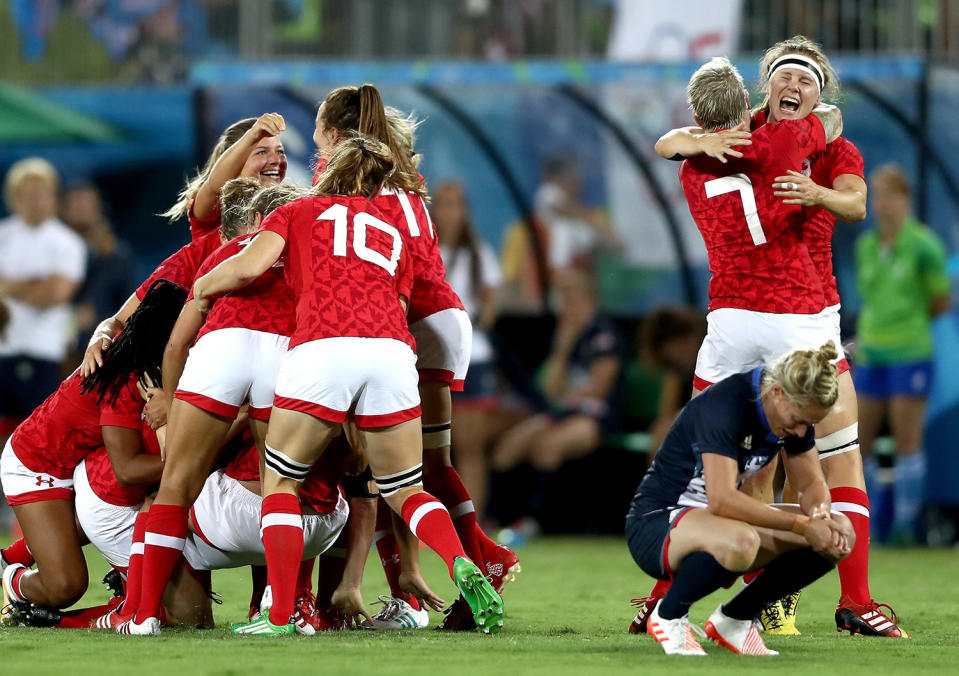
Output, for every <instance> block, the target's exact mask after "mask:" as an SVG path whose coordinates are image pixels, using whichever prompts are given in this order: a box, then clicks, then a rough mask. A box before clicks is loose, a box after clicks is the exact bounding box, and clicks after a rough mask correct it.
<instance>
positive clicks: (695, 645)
mask: <svg viewBox="0 0 959 676" xmlns="http://www.w3.org/2000/svg"><path fill="white" fill-rule="evenodd" d="M660 603H662V601H660ZM660 603H657V604H656V607H655V608H653V610H652V612H651V613H650V614H649V620H648V621H647V623H646V633H647V634H649V635H650V636H652V637H653V638H654V639H655V640H656V642H657V643H659V644H660V645H661V646H663V650H665V651H666V654H667V655H688V656H696V657H705V655H706V651H705V650H703V647H702V646H701V645H699V641H697V640H696V637H695V636H694V635H693V625H692V624H690V622H689V615H684V616H683V617H680V618H677V619H675V620H664V619H663V618H661V617H660V616H659V605H660Z"/></svg>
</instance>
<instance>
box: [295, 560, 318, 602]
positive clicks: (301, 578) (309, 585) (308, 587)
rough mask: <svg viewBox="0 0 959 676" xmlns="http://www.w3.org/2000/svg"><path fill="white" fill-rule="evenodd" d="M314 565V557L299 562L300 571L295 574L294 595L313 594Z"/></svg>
mask: <svg viewBox="0 0 959 676" xmlns="http://www.w3.org/2000/svg"><path fill="white" fill-rule="evenodd" d="M315 563H316V557H313V558H312V559H307V560H306V561H300V570H299V572H297V574H296V593H297V595H299V593H300V592H310V593H311V594H312V593H313V564H315Z"/></svg>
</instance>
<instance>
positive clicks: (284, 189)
mask: <svg viewBox="0 0 959 676" xmlns="http://www.w3.org/2000/svg"><path fill="white" fill-rule="evenodd" d="M310 194H311V192H310V191H308V190H304V189H303V188H299V187H297V186H295V185H291V184H289V183H280V184H279V185H272V186H270V187H269V188H262V189H261V190H259V191H258V192H257V193H256V195H254V197H253V199H252V200H251V201H250V204H249V206H248V207H247V214H248V216H249V218H253V214H260V215H261V216H262V217H263V218H266V217H267V216H269V215H270V214H272V213H273V211H274V210H276V209H278V208H280V207H282V206H283V205H284V204H289V203H290V202H292V201H293V200H298V199H300V198H301V197H309V196H310Z"/></svg>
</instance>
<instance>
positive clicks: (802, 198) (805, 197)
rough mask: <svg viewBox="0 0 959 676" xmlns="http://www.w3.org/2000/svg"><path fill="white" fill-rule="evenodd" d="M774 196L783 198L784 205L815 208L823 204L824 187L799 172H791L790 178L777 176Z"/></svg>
mask: <svg viewBox="0 0 959 676" xmlns="http://www.w3.org/2000/svg"><path fill="white" fill-rule="evenodd" d="M773 190H774V191H775V192H773V194H774V195H775V196H776V197H782V198H783V204H798V205H800V206H803V207H814V206H817V205H819V204H822V197H823V195H822V186H820V185H818V184H817V183H816V182H815V181H813V180H812V179H811V178H809V177H808V176H804V175H803V174H800V173H799V172H798V171H792V170H789V175H788V176H777V177H776V178H775V179H774V181H773Z"/></svg>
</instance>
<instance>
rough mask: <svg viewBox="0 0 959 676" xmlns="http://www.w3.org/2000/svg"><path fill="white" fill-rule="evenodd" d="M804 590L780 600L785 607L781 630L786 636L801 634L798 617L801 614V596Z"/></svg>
mask: <svg viewBox="0 0 959 676" xmlns="http://www.w3.org/2000/svg"><path fill="white" fill-rule="evenodd" d="M801 595H802V590H801V589H800V590H799V591H797V592H793V593H792V594H789V595H787V596H785V597H784V598H783V599H782V600H780V602H779V603H780V605H781V606H782V608H783V630H782V631H781V632H780V633H781V634H783V635H785V636H799V633H800V632H799V628H798V627H797V626H796V618H797V617H798V616H799V597H800V596H801Z"/></svg>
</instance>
